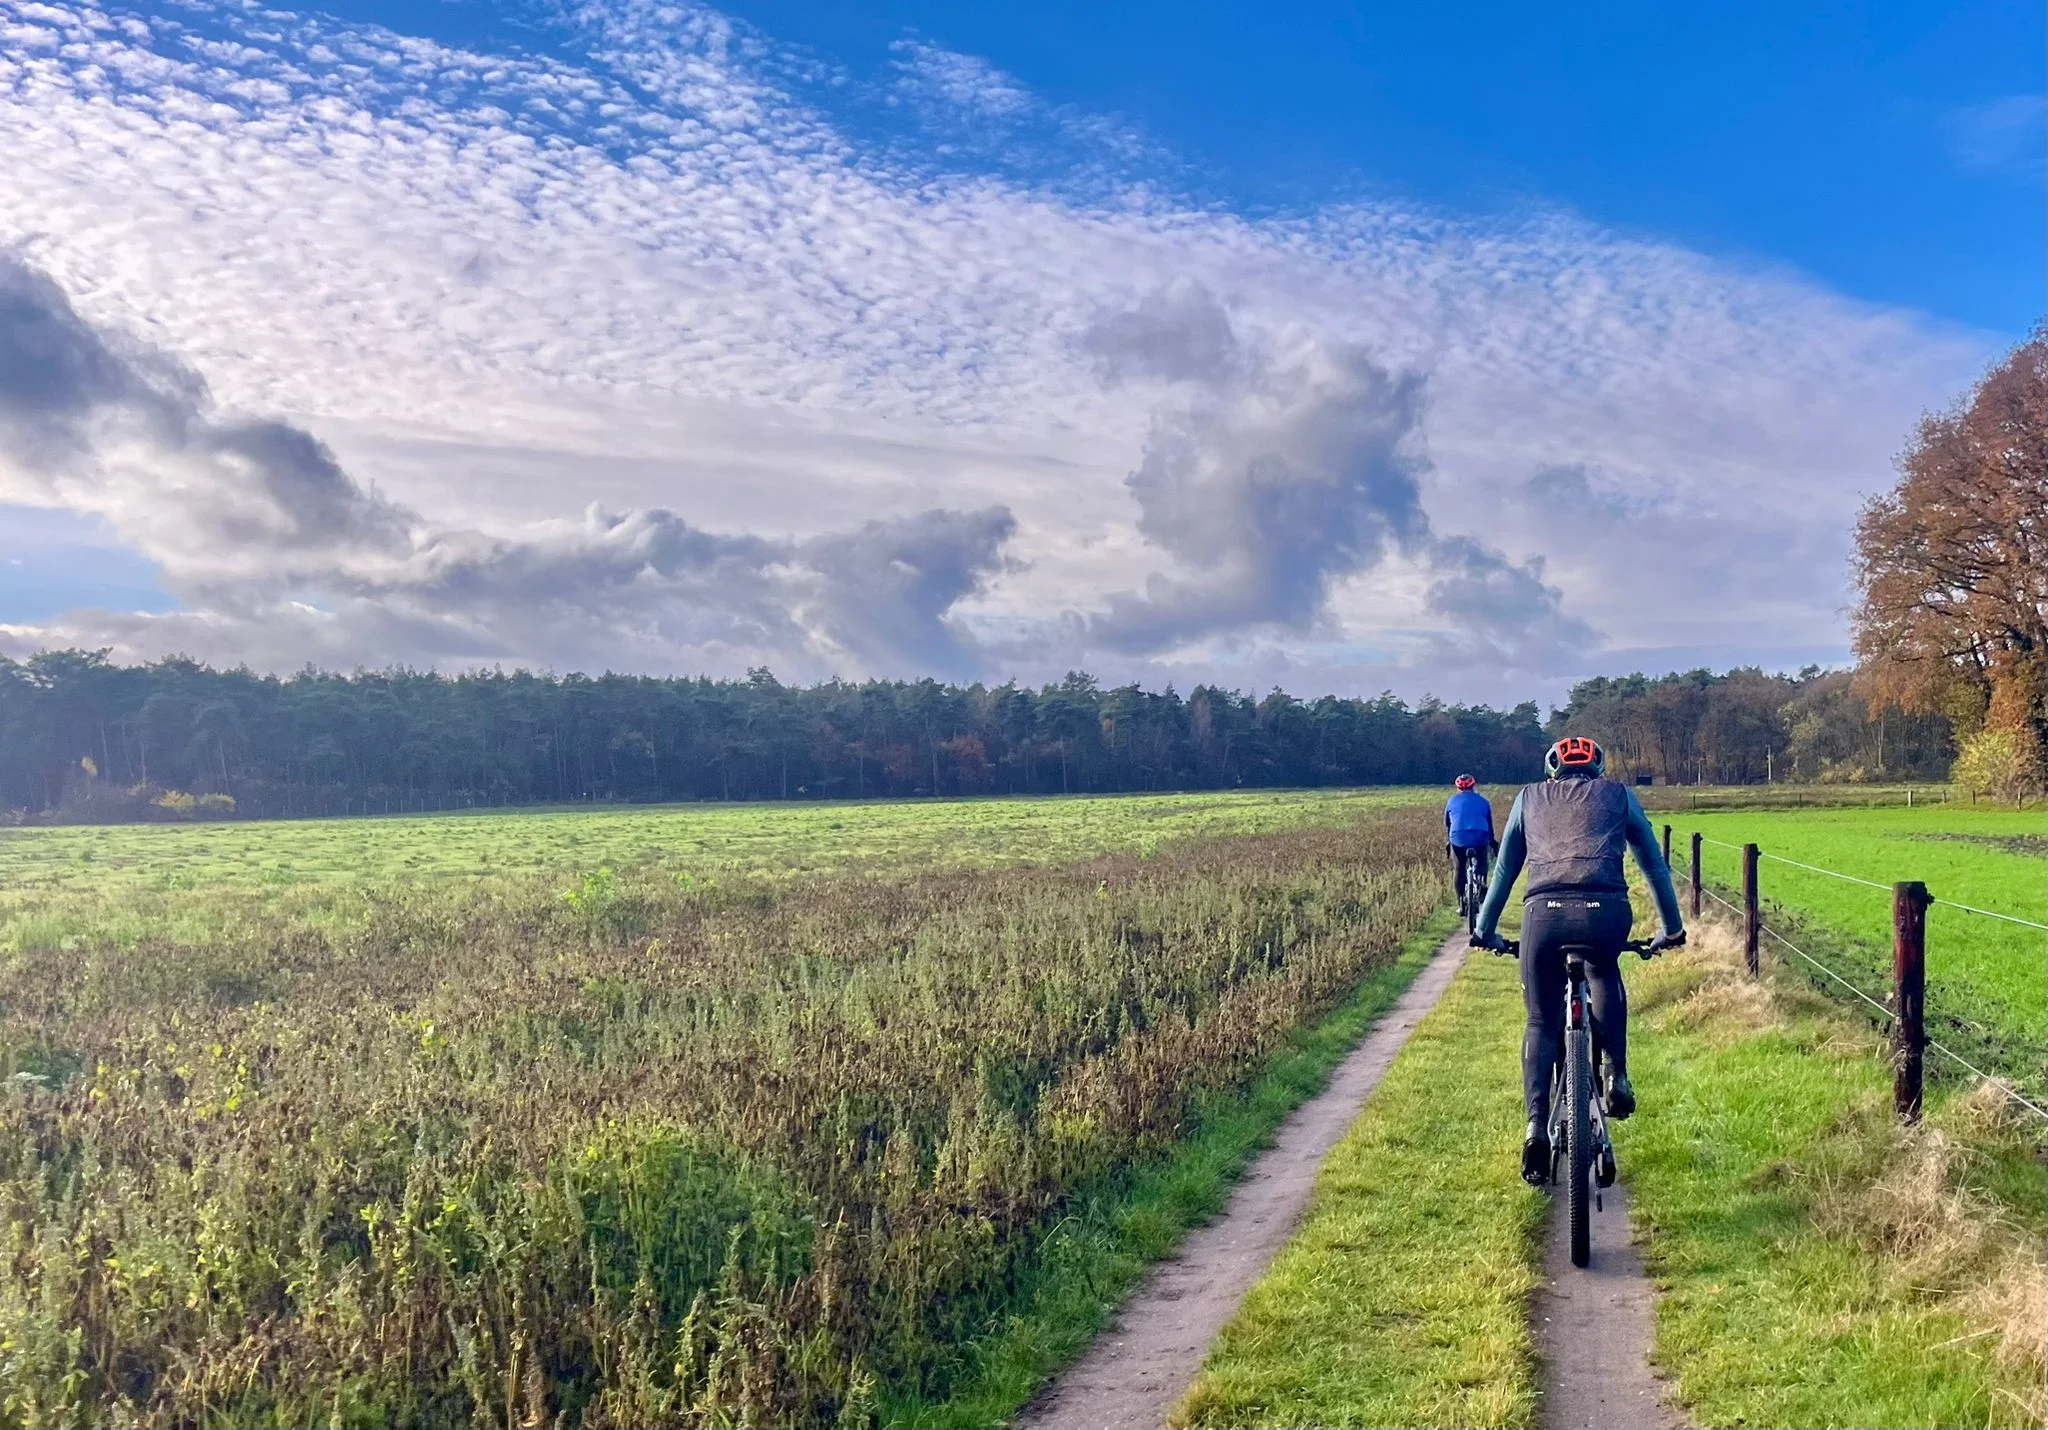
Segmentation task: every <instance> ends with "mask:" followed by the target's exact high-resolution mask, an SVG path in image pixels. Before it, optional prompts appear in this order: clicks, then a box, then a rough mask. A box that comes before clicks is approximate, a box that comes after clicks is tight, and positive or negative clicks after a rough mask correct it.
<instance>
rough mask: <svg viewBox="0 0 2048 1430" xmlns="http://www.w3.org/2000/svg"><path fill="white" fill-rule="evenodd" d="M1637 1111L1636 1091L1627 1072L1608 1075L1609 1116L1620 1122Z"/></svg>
mask: <svg viewBox="0 0 2048 1430" xmlns="http://www.w3.org/2000/svg"><path fill="white" fill-rule="evenodd" d="M1635 1110H1636V1090H1635V1089H1634V1088H1633V1087H1631V1086H1630V1085H1629V1080H1628V1074H1627V1073H1625V1072H1611V1071H1610V1072H1609V1073H1608V1074H1607V1115H1608V1116H1609V1117H1611V1118H1613V1119H1614V1120H1615V1121H1616V1122H1620V1121H1621V1120H1623V1119H1624V1118H1626V1117H1627V1116H1628V1115H1629V1114H1630V1113H1632V1112H1634V1111H1635Z"/></svg>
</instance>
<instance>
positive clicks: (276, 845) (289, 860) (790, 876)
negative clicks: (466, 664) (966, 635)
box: [0, 789, 1427, 956]
mask: <svg viewBox="0 0 2048 1430" xmlns="http://www.w3.org/2000/svg"><path fill="white" fill-rule="evenodd" d="M1426 797H1427V795H1426V793H1425V792H1420V791H1415V790H1403V789H1373V790H1283V791H1273V790H1260V791H1255V792H1253V791H1246V792H1236V791H1231V792H1222V793H1209V794H1169V795H1109V796H1093V797H1078V798H1043V799H983V800H945V801H917V802H911V801H902V800H899V801H891V802H884V801H873V802H866V803H835V804H823V803H806V804H767V803H761V804H688V805H650V806H634V807H626V808H616V807H600V808H596V809H592V808H587V807H585V808H576V807H573V806H571V807H568V808H557V809H545V810H513V811H479V812H472V813H459V814H419V815H391V816H382V817H369V818H355V819H309V820H280V821H266V822H248V823H218V824H177V825H171V824H129V825H88V826H60V827H55V828H18V829H9V830H0V954H14V955H16V956H23V955H34V954H37V953H51V952H62V951H65V950H69V949H75V948H77V947H79V946H82V944H84V943H85V942H89V941H95V940H100V939H111V940H113V941H115V942H117V943H121V944H124V945H133V944H136V943H138V942H140V941H141V940H142V939H144V938H151V937H158V938H169V939H172V940H174V941H176V942H180V943H213V942H220V941H222V940H224V939H229V938H232V937H234V936H235V935H236V934H237V933H238V932H239V931H241V930H243V929H244V928H245V927H246V926H247V925H249V924H250V923H251V922H252V921H258V922H261V923H263V924H266V925H274V924H278V923H284V924H288V925H293V926H299V927H308V928H332V927H337V926H352V925H358V924H360V923H362V922H363V921H364V920H365V919H366V918H368V917H369V916H370V911H371V909H372V907H373V906H374V905H377V904H381V903H389V902H391V901H393V900H398V899H406V898H411V897H414V896H416V895H419V894H426V895H428V896H429V897H434V896H437V891H438V896H441V897H448V896H457V895H461V894H465V893H468V894H473V895H474V896H476V897H483V896H484V895H485V894H486V892H487V891H490V890H495V889H506V888H524V887H527V886H530V885H532V884H533V883H535V882H537V881H549V880H553V881H559V883H560V884H561V885H562V886H563V887H565V888H566V887H569V886H571V885H574V884H575V883H577V881H579V880H580V879H582V878H583V877H584V876H586V875H589V874H592V873H594V872H596V871H597V870H600V869H606V868H608V869H611V870H612V871H613V872H614V874H616V875H617V876H618V877H619V878H620V879H621V880H624V881H626V882H629V883H642V884H651V883H661V884H667V883H670V882H677V883H682V884H684V885H685V886H689V885H692V884H696V885H702V884H704V883H706V882H711V883H725V884H731V883H734V882H745V883H749V884H754V885H759V884H763V883H767V882H771V881H772V882H775V883H777V884H787V883H791V882H798V881H802V880H804V879H807V878H814V877H824V876H833V875H846V876H880V875H904V874H915V873H919V872H926V871H932V870H940V869H992V868H1001V867H1013V866H1035V867H1053V866H1056V865H1061V864H1068V863H1072V862H1074V861H1075V860H1080V859H1087V858H1092V857H1095V856H1097V855H1102V854H1111V853H1126V852H1135V853H1139V854H1147V855H1149V854H1151V853H1153V852H1155V851H1157V850H1159V849H1161V848H1163V847H1165V846H1168V845H1172V844H1176V843H1180V842H1184V841H1187V840H1192V839H1198V838H1203V837H1207V836H1214V835H1242V834H1268V833H1277V832H1281V831H1285V830H1289V829H1299V828H1310V827H1327V826H1332V825H1341V824H1347V823H1350V822H1353V821H1355V820H1356V819H1358V818H1359V817H1360V816H1361V815H1363V814H1365V813H1366V812H1367V811H1370V810H1376V809H1386V808H1390V807H1394V806H1399V805H1405V804H1413V803H1416V802H1417V801H1418V800H1420V799H1423V798H1426Z"/></svg>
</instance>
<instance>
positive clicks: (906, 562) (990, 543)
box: [801, 506, 1017, 676]
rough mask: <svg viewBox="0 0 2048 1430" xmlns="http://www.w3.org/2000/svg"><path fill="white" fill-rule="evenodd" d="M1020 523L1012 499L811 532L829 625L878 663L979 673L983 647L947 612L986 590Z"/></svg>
mask: <svg viewBox="0 0 2048 1430" xmlns="http://www.w3.org/2000/svg"><path fill="white" fill-rule="evenodd" d="M1016 529H1017V521H1016V518H1015V517H1013V516H1012V515H1011V514H1010V511H1009V509H1008V508H1007V507H1001V506H992V507H985V508H983V509H982V510H980V511H927V512H922V513H920V514H918V515H916V516H912V517H908V518H904V519H902V520H898V521H871V522H869V523H867V524H866V525H865V526H863V527H861V528H860V529H859V530H858V531H853V532H848V533H845V534H843V535H833V536H823V537H817V538H815V539H813V540H811V541H807V542H805V543H804V544H803V546H802V547H801V554H802V556H803V559H804V560H805V562H806V563H807V564H809V565H810V566H811V568H812V569H813V570H815V571H816V572H817V573H818V575H819V577H820V578H821V579H820V593H819V594H820V599H819V601H818V604H817V612H818V616H819V618H820V620H821V622H822V624H823V626H824V629H825V630H826V632H827V633H828V634H829V635H830V637H831V638H832V640H833V642H834V643H835V644H837V645H839V646H840V647H842V648H843V649H845V650H847V651H849V652H850V653H852V654H853V655H855V656H856V657H859V658H861V659H862V660H863V661H865V662H866V663H867V664H869V665H871V666H873V665H882V666H886V667H889V668H892V669H904V668H910V669H916V670H920V671H925V672H929V673H932V674H935V675H948V676H953V675H964V674H968V673H971V672H972V671H973V669H974V668H975V666H976V664H977V662H978V655H979V653H978V652H977V651H976V650H975V648H974V647H973V646H972V644H971V643H970V642H968V641H966V640H965V639H964V638H963V637H962V636H961V635H960V634H959V633H958V632H956V631H954V630H953V629H951V628H950V627H948V626H947V625H946V624H945V619H944V618H945V615H946V613H947V612H948V611H950V610H951V609H952V608H953V607H954V606H955V605H956V604H957V603H959V602H960V601H961V600H962V599H964V598H966V597H968V596H972V595H977V594H979V593H980V592H981V590H982V589H983V586H984V583H985V581H986V579H987V577H988V575H989V574H990V573H991V572H993V571H995V570H997V569H999V567H1000V566H1001V563H1002V549H1003V546H1004V544H1005V543H1006V542H1008V541H1009V539H1010V537H1011V536H1012V535H1014V534H1015V532H1016Z"/></svg>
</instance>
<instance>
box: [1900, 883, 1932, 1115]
mask: <svg viewBox="0 0 2048 1430" xmlns="http://www.w3.org/2000/svg"><path fill="white" fill-rule="evenodd" d="M1933 902H1934V901H1933V900H1932V899H1931V898H1929V897H1928V894H1927V886H1926V885H1925V884H1922V883H1918V882H1913V883H1903V884H1894V885H1892V1109H1893V1110H1894V1111H1895V1112H1897V1113H1898V1115H1899V1120H1900V1121H1902V1122H1917V1121H1919V1119H1920V1092H1921V1080H1922V1075H1923V1071H1924V1068H1923V1064H1924V1061H1925V1058H1926V1053H1927V906H1928V905H1929V904H1931V903H1933Z"/></svg>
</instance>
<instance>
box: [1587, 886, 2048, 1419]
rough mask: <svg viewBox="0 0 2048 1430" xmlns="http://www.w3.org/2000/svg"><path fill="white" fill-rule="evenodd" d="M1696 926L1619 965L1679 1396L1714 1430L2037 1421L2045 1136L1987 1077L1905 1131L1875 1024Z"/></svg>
mask: <svg viewBox="0 0 2048 1430" xmlns="http://www.w3.org/2000/svg"><path fill="white" fill-rule="evenodd" d="M1639 906H1640V905H1639ZM1696 933H1697V936H1696V938H1695V947H1694V948H1692V949H1689V950H1687V951H1686V953H1684V954H1683V955H1679V956H1675V957H1671V958H1666V959H1659V960H1657V961H1656V962H1654V963H1652V964H1649V965H1648V966H1646V967H1638V966H1635V965H1633V964H1631V966H1630V968H1629V976H1630V980H1631V985H1630V986H1631V994H1632V999H1631V1001H1632V1002H1633V1004H1634V1018H1635V1024H1634V1026H1635V1028H1636V1029H1638V1030H1639V1031H1635V1032H1632V1035H1631V1037H1630V1040H1629V1041H1630V1046H1631V1049H1632V1058H1631V1061H1632V1062H1633V1064H1634V1065H1633V1067H1632V1068H1631V1071H1632V1073H1633V1074H1634V1079H1635V1085H1636V1089H1637V1092H1638V1095H1639V1096H1640V1098H1641V1099H1642V1112H1641V1114H1640V1115H1638V1116H1637V1117H1636V1118H1635V1119H1634V1120H1632V1121H1630V1122H1628V1123H1626V1124H1624V1125H1623V1126H1622V1127H1621V1128H1620V1129H1619V1130H1618V1132H1617V1135H1616V1142H1617V1145H1618V1148H1619V1151H1620V1156H1621V1165H1622V1170H1623V1174H1624V1175H1625V1176H1626V1177H1627V1178H1628V1179H1629V1182H1630V1185H1631V1188H1632V1193H1633V1197H1634V1212H1635V1217H1636V1221H1637V1230H1638V1234H1639V1237H1640V1240H1641V1244H1642V1248H1643V1253H1644V1259H1645V1262H1646V1263H1647V1265H1648V1267H1649V1269H1650V1272H1651V1274H1652V1275H1653V1276H1654V1277H1655V1278H1656V1279H1657V1281H1658V1282H1659V1285H1660V1287H1661V1289H1662V1290H1663V1297H1662V1300H1661V1302H1660V1306H1659V1314H1658V1332H1657V1346H1656V1351H1655V1356H1656V1359H1657V1361H1658V1362H1659V1366H1660V1369H1662V1370H1663V1371H1665V1372H1666V1373H1668V1374H1671V1375H1673V1376H1675V1378H1676V1380H1677V1383H1678V1390H1679V1392H1680V1396H1679V1398H1680V1399H1681V1400H1682V1401H1683V1402H1684V1403H1685V1404H1686V1405H1687V1406H1688V1408H1689V1411H1690V1413H1691V1414H1692V1415H1693V1416H1694V1418H1695V1419H1696V1420H1697V1422H1698V1423H1700V1424H1702V1425H1745V1424H1746V1425H1789V1426H1799V1425H1955V1426H1969V1425H2011V1424H2028V1425H2039V1424H2041V1423H2042V1418H2043V1412H2044V1408H2048V1407H2044V1404H2043V1397H2042V1390H2041V1387H2042V1375H2043V1367H2042V1350H2043V1338H2044V1330H2043V1325H2044V1319H2048V1305H2044V1290H2043V1286H2044V1278H2048V1267H2044V1265H2043V1261H2042V1253H2041V1246H2042V1244H2043V1241H2044V1238H2048V1183H2044V1180H2043V1177H2042V1147H2041V1142H2040V1134H2039V1132H2038V1130H2037V1129H2036V1128H2030V1127H2028V1126H2026V1125H2025V1124H2024V1122H2023V1121H2022V1120H2016V1119H2015V1118H2014V1117H2013V1116H2012V1113H2011V1104H2010V1103H2007V1102H2005V1101H2004V1100H2003V1099H2001V1098H1999V1097H1998V1096H1997V1094H1996V1093H1995V1091H1994V1090H1992V1089H1989V1088H1985V1089H1979V1090H1977V1091H1976V1092H1974V1093H1972V1092H1970V1091H1969V1090H1968V1089H1955V1088H1948V1089H1935V1088H1930V1091H1929V1104H1928V1111H1927V1117H1926V1119H1925V1121H1924V1122H1923V1123H1922V1124H1921V1125H1920V1126H1919V1127H1917V1128H1914V1129H1910V1130H1908V1129H1901V1128H1900V1127H1899V1126H1898V1124H1897V1123H1896V1121H1895V1120H1894V1119H1893V1117H1892V1114H1891V1072H1890V1067H1889V1065H1888V1063H1887V1061H1886V1058H1885V1056H1884V1050H1883V1048H1882V1047H1881V1046H1880V1044H1879V1043H1878V1041H1877V1039H1876V1038H1875V1037H1874V1036H1873V1035H1872V1033H1871V1031H1870V1030H1869V1027H1868V1024H1867V1023H1865V1022H1863V1021H1862V1020H1860V1019H1858V1018H1857V1017H1856V1016H1855V1015H1854V1014H1853V1013H1850V1012H1848V1011H1847V1010H1845V1009H1842V1008H1840V1007H1838V1006H1836V1005H1834V1004H1832V1003H1830V1002H1828V1001H1827V1000H1825V999H1823V998H1822V997H1820V996H1819V995H1817V994H1815V993H1814V992H1813V991H1812V990H1811V989H1809V988H1807V987H1806V986H1805V985H1804V983H1803V982H1802V980H1801V979H1800V978H1799V977H1798V976H1797V975H1796V974H1791V973H1786V972H1770V971H1767V973H1766V976H1765V978H1764V979H1763V980H1762V981H1761V982H1752V981H1751V980H1749V979H1748V978H1747V977H1746V975H1744V974H1743V973H1742V971H1741V967H1740V963H1739V959H1740V952H1739V948H1738V946H1737V941H1736V935H1735V934H1734V933H1733V932H1732V931H1730V930H1729V929H1727V928H1725V927H1717V926H1716V925H1714V924H1713V923H1711V922H1710V924H1709V926H1708V927H1707V928H1706V929H1704V930H1699V931H1696Z"/></svg>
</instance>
